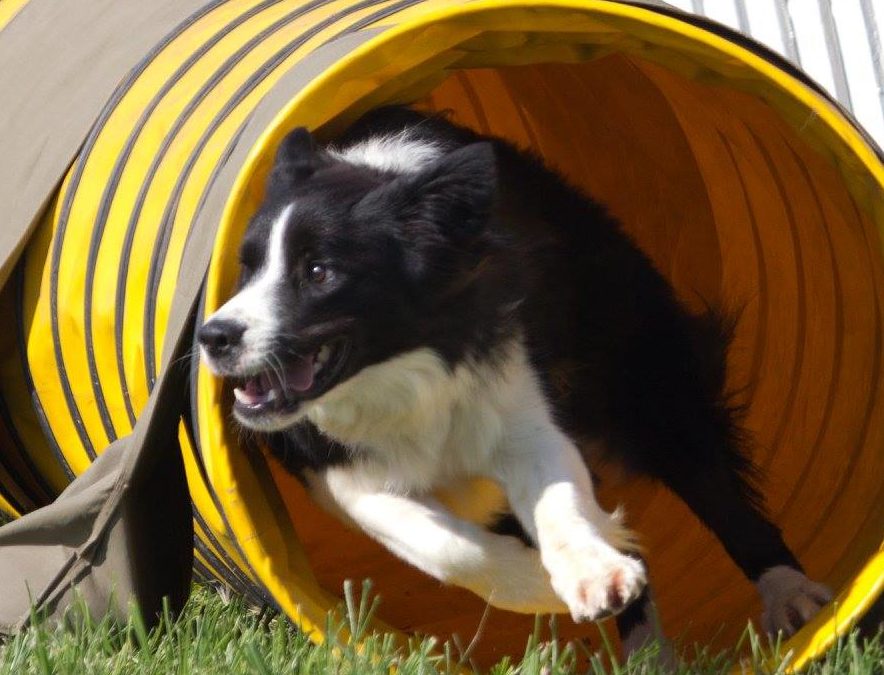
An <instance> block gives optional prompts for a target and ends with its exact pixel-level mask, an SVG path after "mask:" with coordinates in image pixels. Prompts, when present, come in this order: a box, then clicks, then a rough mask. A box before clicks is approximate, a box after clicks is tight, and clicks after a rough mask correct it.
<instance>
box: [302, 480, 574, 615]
mask: <svg viewBox="0 0 884 675" xmlns="http://www.w3.org/2000/svg"><path fill="white" fill-rule="evenodd" d="M307 484H308V487H309V489H310V491H311V494H312V495H313V497H314V498H315V499H316V500H317V501H318V502H319V503H320V504H322V505H323V506H324V507H325V508H326V509H328V510H330V511H332V512H334V513H336V514H337V515H338V516H342V517H343V519H344V520H346V521H350V522H351V523H353V524H355V525H356V526H358V527H359V528H360V529H362V530H363V531H364V532H365V533H366V534H368V535H369V536H371V537H372V538H374V539H375V540H377V541H379V542H380V543H381V544H383V545H384V546H385V547H386V548H387V549H389V550H390V551H391V552H392V553H394V554H395V555H397V556H398V557H400V558H402V559H403V560H405V561H406V562H408V563H410V564H412V565H414V566H415V567H417V568H418V569H420V570H421V571H423V572H425V573H426V574H429V575H430V576H432V577H435V578H436V579H438V580H440V581H442V582H444V583H448V584H454V585H456V586H461V587H463V588H467V589H469V590H470V591H472V592H473V593H475V594H477V595H479V596H480V597H482V598H484V599H485V600H487V601H488V602H489V603H490V604H491V605H493V606H495V607H500V608H501V609H508V610H511V611H517V612H524V613H557V612H565V611H567V608H566V606H565V604H564V603H563V602H562V601H561V600H560V599H559V597H558V596H557V594H556V592H555V591H554V590H553V588H552V586H551V584H550V579H549V574H547V572H546V570H544V568H543V565H542V563H541V561H540V556H539V555H538V553H537V551H536V550H535V549H532V548H529V547H527V546H525V545H524V544H523V543H522V542H521V541H519V540H518V539H516V538H515V537H508V536H502V535H498V534H494V533H492V532H489V531H488V530H486V529H484V528H482V527H480V526H478V525H476V524H474V523H471V522H469V521H466V520H462V519H460V518H458V517H456V516H454V514H452V513H451V512H450V511H449V510H448V509H446V508H445V507H444V506H443V505H442V504H441V503H440V502H438V501H437V500H435V499H433V498H431V497H418V496H408V495H401V494H394V493H390V492H386V491H384V490H379V489H377V487H376V486H374V485H372V484H371V483H369V482H367V481H365V480H363V479H362V477H361V476H360V474H359V471H358V469H354V468H352V467H329V468H326V469H323V470H322V471H320V472H315V473H308V475H307Z"/></svg>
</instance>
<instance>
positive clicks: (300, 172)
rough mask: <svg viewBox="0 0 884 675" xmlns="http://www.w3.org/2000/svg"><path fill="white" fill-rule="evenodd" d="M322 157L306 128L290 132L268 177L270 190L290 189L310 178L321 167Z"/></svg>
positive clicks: (282, 143) (279, 148)
mask: <svg viewBox="0 0 884 675" xmlns="http://www.w3.org/2000/svg"><path fill="white" fill-rule="evenodd" d="M321 163H322V157H321V155H320V153H319V151H318V150H317V148H316V142H315V141H314V140H313V136H312V134H311V133H310V132H309V131H308V130H307V128H306V127H298V128H297V129H295V130H294V131H292V132H290V133H289V134H288V135H287V136H286V137H285V138H283V139H282V142H281V143H280V144H279V147H278V148H277V150H276V158H275V159H274V161H273V168H272V169H271V170H270V176H269V177H268V190H270V191H272V190H274V189H276V188H282V189H284V188H289V187H291V186H292V185H293V184H294V183H297V182H299V181H302V180H304V179H306V178H309V177H310V176H311V175H312V174H313V173H314V172H315V171H316V170H317V169H318V168H319V167H320V165H321Z"/></svg>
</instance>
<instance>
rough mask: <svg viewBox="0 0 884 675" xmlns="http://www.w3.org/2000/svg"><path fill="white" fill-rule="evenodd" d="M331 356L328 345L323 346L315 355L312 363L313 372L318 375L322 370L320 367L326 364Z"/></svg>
mask: <svg viewBox="0 0 884 675" xmlns="http://www.w3.org/2000/svg"><path fill="white" fill-rule="evenodd" d="M329 356H331V347H329V346H328V345H323V346H322V348H321V349H320V350H319V352H318V353H317V354H316V360H315V361H314V362H313V372H314V373H318V372H319V371H320V370H322V367H323V366H324V365H325V364H326V363H327V362H328V358H329Z"/></svg>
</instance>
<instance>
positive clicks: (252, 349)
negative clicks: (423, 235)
mask: <svg viewBox="0 0 884 675" xmlns="http://www.w3.org/2000/svg"><path fill="white" fill-rule="evenodd" d="M293 209H294V205H293V204H289V205H287V206H286V207H285V208H283V209H282V211H280V212H279V215H277V217H276V220H274V221H273V225H272V226H271V229H270V240H269V242H268V244H267V253H266V255H265V256H264V261H263V265H262V266H261V268H260V269H259V270H258V271H257V272H255V274H254V276H253V277H252V279H251V280H250V281H249V283H248V284H247V285H246V286H245V287H244V288H243V289H241V290H240V291H239V293H237V294H236V295H234V296H233V297H232V298H231V299H230V300H228V301H227V302H226V303H225V304H224V305H222V306H221V308H220V309H218V311H217V312H215V313H214V314H213V315H212V317H211V318H212V320H216V319H218V320H222V321H236V322H238V323H241V324H243V325H245V326H246V331H245V332H244V333H243V335H242V338H241V339H242V353H241V355H240V357H239V360H238V363H236V364H235V365H234V366H233V367H234V368H235V369H236V371H237V372H250V371H256V370H261V369H263V368H266V367H267V363H266V362H265V360H264V359H265V355H266V354H268V353H269V352H270V347H271V345H272V343H273V338H274V336H275V335H276V334H277V333H278V332H279V320H278V318H277V316H278V311H277V309H276V308H275V307H274V306H273V303H271V302H270V298H272V297H273V294H274V291H275V289H276V288H277V287H278V286H279V285H280V284H282V283H284V276H285V271H286V260H285V246H284V244H285V231H286V227H287V225H288V222H289V218H290V216H291V213H292V210H293ZM200 349H201V352H202V356H203V359H204V360H206V362H207V363H209V364H210V365H211V364H212V359H211V356H210V355H209V354H208V352H206V350H205V348H203V347H200Z"/></svg>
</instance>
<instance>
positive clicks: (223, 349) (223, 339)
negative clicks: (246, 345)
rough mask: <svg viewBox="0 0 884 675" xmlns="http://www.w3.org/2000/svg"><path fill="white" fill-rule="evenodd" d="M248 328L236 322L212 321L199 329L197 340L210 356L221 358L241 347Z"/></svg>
mask: <svg viewBox="0 0 884 675" xmlns="http://www.w3.org/2000/svg"><path fill="white" fill-rule="evenodd" d="M245 332H246V327H245V326H244V325H242V324H241V323H238V322H236V321H229V320H224V319H212V320H211V321H209V322H207V323H205V324H203V327H202V328H200V329H199V333H198V334H197V338H198V339H199V342H200V344H201V345H202V346H203V348H204V349H205V350H206V351H207V352H208V353H209V356H212V357H215V358H219V357H222V356H225V355H227V354H229V353H230V352H231V351H232V350H233V349H235V348H236V347H238V346H239V343H240V341H241V340H242V335H243V333H245Z"/></svg>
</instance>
